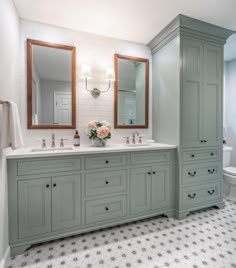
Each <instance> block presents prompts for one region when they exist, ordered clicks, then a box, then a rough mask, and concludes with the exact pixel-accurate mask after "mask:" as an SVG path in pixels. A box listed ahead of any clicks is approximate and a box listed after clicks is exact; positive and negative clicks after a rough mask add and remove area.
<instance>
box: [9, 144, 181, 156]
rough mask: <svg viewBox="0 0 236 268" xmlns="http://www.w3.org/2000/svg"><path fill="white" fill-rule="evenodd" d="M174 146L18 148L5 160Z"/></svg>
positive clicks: (146, 149)
mask: <svg viewBox="0 0 236 268" xmlns="http://www.w3.org/2000/svg"><path fill="white" fill-rule="evenodd" d="M175 148H176V145H170V144H164V143H153V144H150V145H143V146H137V147H129V146H126V145H121V144H112V145H107V146H106V147H94V146H92V145H91V146H90V145H83V146H80V147H78V148H77V147H73V150H64V151H40V152H32V151H31V150H32V148H20V149H17V150H11V151H10V152H8V153H7V154H6V158H7V159H17V158H32V157H49V156H70V155H71V156H73V155H85V154H103V153H122V152H133V151H148V150H168V149H175Z"/></svg>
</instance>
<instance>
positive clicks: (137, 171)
mask: <svg viewBox="0 0 236 268" xmlns="http://www.w3.org/2000/svg"><path fill="white" fill-rule="evenodd" d="M148 172H150V173H151V168H134V169H131V178H130V180H131V181H130V182H131V186H130V188H131V201H130V202H131V214H135V213H141V212H145V211H148V210H150V209H151V195H150V193H151V175H149V174H148Z"/></svg>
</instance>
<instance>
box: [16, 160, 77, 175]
mask: <svg viewBox="0 0 236 268" xmlns="http://www.w3.org/2000/svg"><path fill="white" fill-rule="evenodd" d="M44 159H45V158H44ZM80 169H81V160H80V158H79V157H77V158H59V157H57V158H56V159H47V160H40V159H37V160H32V161H30V160H26V161H19V162H18V165H17V174H18V176H21V175H34V174H44V173H52V172H63V171H78V170H80Z"/></svg>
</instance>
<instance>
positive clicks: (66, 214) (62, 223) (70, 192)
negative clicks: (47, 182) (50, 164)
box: [52, 175, 81, 231]
mask: <svg viewBox="0 0 236 268" xmlns="http://www.w3.org/2000/svg"><path fill="white" fill-rule="evenodd" d="M80 183H81V179H80V175H65V176H61V177H60V176H59V177H53V178H52V229H53V231H57V230H62V229H66V228H72V227H75V226H78V225H80V223H81V215H80V214H81V209H80V206H81V185H80Z"/></svg>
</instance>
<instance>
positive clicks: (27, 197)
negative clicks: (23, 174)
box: [18, 178, 51, 238]
mask: <svg viewBox="0 0 236 268" xmlns="http://www.w3.org/2000/svg"><path fill="white" fill-rule="evenodd" d="M18 206H19V207H18V208H19V210H18V217H19V238H25V237H29V236H34V235H40V234H44V233H48V232H50V231H51V178H36V179H32V180H23V181H19V182H18Z"/></svg>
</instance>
